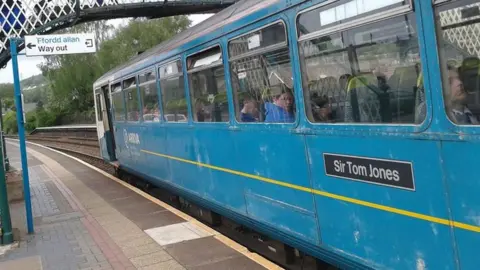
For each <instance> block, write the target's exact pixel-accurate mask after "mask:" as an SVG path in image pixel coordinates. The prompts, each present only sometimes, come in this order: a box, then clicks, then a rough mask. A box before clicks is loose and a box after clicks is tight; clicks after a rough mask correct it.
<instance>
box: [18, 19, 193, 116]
mask: <svg viewBox="0 0 480 270" xmlns="http://www.w3.org/2000/svg"><path fill="white" fill-rule="evenodd" d="M190 23H191V22H190V20H189V19H188V17H186V16H174V17H167V18H162V19H154V20H138V19H137V20H131V21H130V22H129V23H128V25H127V26H125V27H123V28H119V29H117V30H116V31H113V29H112V28H111V26H110V25H108V24H106V22H94V23H87V24H83V25H79V26H76V27H74V28H73V30H72V29H69V30H68V32H70V33H71V32H81V33H84V32H92V31H95V32H96V37H97V41H96V42H97V45H98V48H99V50H98V52H97V53H96V54H79V55H60V56H49V57H46V62H45V63H44V64H43V65H42V66H41V67H40V68H41V70H42V73H43V75H44V76H45V77H46V78H47V80H48V84H47V86H46V90H45V91H44V92H40V93H38V92H32V93H31V94H30V93H29V96H28V101H29V102H36V103H37V109H38V112H37V113H44V112H45V110H43V111H42V110H40V108H43V107H46V108H48V110H49V111H51V112H59V113H60V112H61V114H63V115H62V116H60V115H57V117H56V119H55V121H61V122H62V123H60V124H64V123H65V124H66V123H68V122H70V121H74V122H76V121H87V120H89V119H90V121H92V122H93V121H94V119H95V117H94V114H93V113H92V112H93V107H94V100H93V91H92V86H93V83H94V82H95V80H96V79H98V78H99V77H100V76H102V75H103V74H104V73H106V72H107V71H109V70H110V69H112V68H114V67H116V66H118V65H121V64H123V63H125V62H127V61H128V60H129V59H131V58H132V57H134V56H135V55H137V53H138V52H142V51H146V50H148V49H150V48H152V47H154V46H156V45H158V44H159V43H161V42H163V41H166V40H167V39H169V38H171V37H173V36H174V35H175V34H177V33H179V32H181V31H183V30H185V29H186V28H187V27H188V26H189V25H190ZM109 33H110V34H111V33H113V34H114V35H113V38H112V37H110V34H109ZM32 91H33V90H32ZM25 99H27V97H26V96H25ZM39 101H41V102H40V103H39ZM39 105H41V106H39ZM40 119H43V116H42V117H40V116H38V115H37V124H40V122H42V123H45V121H43V120H40ZM47 119H50V118H48V117H47ZM58 119H60V120H58ZM50 120H52V119H50ZM46 122H49V121H46ZM50 122H51V121H50ZM70 123H71V122H70Z"/></svg>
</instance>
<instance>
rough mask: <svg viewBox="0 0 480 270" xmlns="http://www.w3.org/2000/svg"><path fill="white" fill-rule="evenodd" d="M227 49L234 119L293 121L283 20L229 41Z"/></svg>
mask: <svg viewBox="0 0 480 270" xmlns="http://www.w3.org/2000/svg"><path fill="white" fill-rule="evenodd" d="M229 52H230V58H231V61H230V68H231V77H232V84H233V93H234V99H235V110H236V118H237V120H238V121H240V122H268V123H292V122H294V121H295V99H294V90H293V77H292V70H291V61H290V55H289V49H288V43H287V39H286V32H285V26H284V25H283V23H280V22H279V23H275V24H273V25H270V26H268V27H265V28H263V29H260V30H258V31H255V32H253V33H250V34H247V35H245V36H242V37H239V38H237V39H234V40H232V41H230V42H229Z"/></svg>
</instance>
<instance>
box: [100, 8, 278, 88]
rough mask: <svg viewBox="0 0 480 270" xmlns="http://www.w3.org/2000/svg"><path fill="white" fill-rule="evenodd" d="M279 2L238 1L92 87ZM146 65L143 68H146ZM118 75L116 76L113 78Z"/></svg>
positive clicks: (118, 68) (119, 68) (133, 60)
mask: <svg viewBox="0 0 480 270" xmlns="http://www.w3.org/2000/svg"><path fill="white" fill-rule="evenodd" d="M278 1H279V0H242V1H239V2H237V3H235V4H233V5H231V6H229V7H227V8H225V9H223V10H222V11H220V12H218V13H217V14H215V15H213V16H211V17H210V18H208V19H206V20H205V21H203V22H201V23H199V24H197V25H195V26H192V27H190V28H188V29H186V30H184V31H182V32H181V33H179V34H177V35H175V36H174V37H173V38H171V39H169V40H167V41H164V42H162V43H160V44H159V45H157V46H155V47H153V48H151V49H149V50H147V51H145V52H144V53H142V54H140V55H138V56H135V57H133V58H132V59H130V60H128V61H127V62H126V63H125V64H122V65H120V66H118V67H116V68H114V69H112V70H110V71H108V72H107V73H105V74H104V75H103V76H101V77H100V78H99V79H98V80H97V81H96V82H95V83H94V85H95V86H96V87H98V86H100V85H104V84H105V83H107V82H111V81H112V80H116V79H118V78H119V77H121V75H122V74H123V72H122V71H125V70H127V69H128V68H129V67H131V66H133V65H135V64H139V63H141V62H144V63H147V62H150V61H149V60H153V59H154V58H155V57H156V56H158V55H160V54H162V53H165V52H168V51H170V50H172V49H174V48H176V47H179V46H182V45H184V44H186V43H188V42H190V41H193V40H195V39H196V38H199V37H201V36H202V35H206V34H208V33H210V32H213V31H215V30H217V29H219V28H220V27H223V26H225V25H228V24H229V23H232V22H234V21H235V20H237V19H240V18H242V17H245V16H247V15H249V14H251V13H254V12H256V11H258V10H260V9H262V8H265V7H268V6H270V5H273V4H274V3H275V2H278ZM147 66H148V65H146V66H145V67H147ZM115 75H118V76H115Z"/></svg>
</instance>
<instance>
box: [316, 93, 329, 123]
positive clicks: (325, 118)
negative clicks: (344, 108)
mask: <svg viewBox="0 0 480 270" xmlns="http://www.w3.org/2000/svg"><path fill="white" fill-rule="evenodd" d="M312 115H313V119H314V120H315V122H323V123H329V122H333V117H332V108H331V106H330V103H329V101H328V98H327V97H326V96H323V97H315V98H313V99H312Z"/></svg>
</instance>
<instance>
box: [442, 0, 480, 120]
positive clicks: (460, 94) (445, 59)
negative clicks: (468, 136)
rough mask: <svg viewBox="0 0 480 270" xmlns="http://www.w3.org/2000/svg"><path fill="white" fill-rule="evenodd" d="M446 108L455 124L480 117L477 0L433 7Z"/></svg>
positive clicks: (479, 21)
mask: <svg viewBox="0 0 480 270" xmlns="http://www.w3.org/2000/svg"><path fill="white" fill-rule="evenodd" d="M436 21H437V30H438V31H437V32H438V34H437V35H438V46H439V54H440V61H441V68H442V75H443V76H442V77H443V91H444V93H443V95H444V100H445V110H446V113H447V115H448V117H449V119H450V120H451V121H452V122H454V123H455V124H458V125H478V124H479V123H480V122H479V117H480V44H479V43H478V40H479V38H480V34H479V30H480V2H479V1H478V0H476V1H468V0H467V1H456V2H452V3H450V4H447V5H442V6H439V7H437V8H436Z"/></svg>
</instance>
